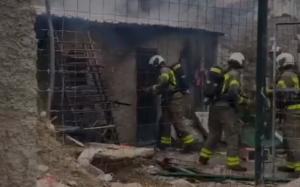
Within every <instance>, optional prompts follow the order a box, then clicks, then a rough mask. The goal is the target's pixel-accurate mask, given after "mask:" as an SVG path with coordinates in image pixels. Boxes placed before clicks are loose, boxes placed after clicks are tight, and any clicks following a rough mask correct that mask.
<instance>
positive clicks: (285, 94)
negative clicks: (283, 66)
mask: <svg viewBox="0 0 300 187" xmlns="http://www.w3.org/2000/svg"><path fill="white" fill-rule="evenodd" d="M276 86H277V101H278V102H277V107H279V108H286V109H288V110H300V100H299V99H300V97H299V92H300V81H299V75H298V73H297V72H295V71H293V70H285V71H284V72H283V73H281V75H280V76H279V78H278V80H277V85H276Z"/></svg>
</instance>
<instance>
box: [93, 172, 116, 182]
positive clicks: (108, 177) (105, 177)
mask: <svg viewBox="0 0 300 187" xmlns="http://www.w3.org/2000/svg"><path fill="white" fill-rule="evenodd" d="M97 179H99V180H101V181H104V182H110V181H112V180H113V176H112V175H111V174H103V175H99V176H98V177H97Z"/></svg>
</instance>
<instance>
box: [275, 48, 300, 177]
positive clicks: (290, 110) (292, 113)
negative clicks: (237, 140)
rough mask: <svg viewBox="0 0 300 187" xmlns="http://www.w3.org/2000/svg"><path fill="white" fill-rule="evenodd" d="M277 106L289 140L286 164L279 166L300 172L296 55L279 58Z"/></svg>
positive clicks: (285, 54) (285, 170) (284, 131)
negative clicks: (281, 113)
mask: <svg viewBox="0 0 300 187" xmlns="http://www.w3.org/2000/svg"><path fill="white" fill-rule="evenodd" d="M276 62H277V67H278V72H279V77H278V78H277V85H276V87H277V90H276V98H277V99H276V100H277V108H278V109H280V111H282V112H283V116H284V123H283V133H284V138H286V140H287V158H286V165H284V166H280V167H278V170H280V171H284V172H297V173H298V174H300V95H299V93H300V83H299V82H300V81H299V72H298V71H297V67H296V65H295V59H294V56H293V55H292V54H290V53H281V54H280V55H279V56H278V57H277V58H276Z"/></svg>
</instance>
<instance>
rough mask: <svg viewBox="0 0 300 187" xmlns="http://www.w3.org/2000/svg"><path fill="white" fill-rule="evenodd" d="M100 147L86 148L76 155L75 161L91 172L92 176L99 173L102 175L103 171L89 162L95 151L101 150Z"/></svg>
mask: <svg viewBox="0 0 300 187" xmlns="http://www.w3.org/2000/svg"><path fill="white" fill-rule="evenodd" d="M101 150H102V149H100V148H87V149H85V150H84V151H83V152H82V153H81V154H80V156H79V157H78V159H77V161H78V162H79V164H80V165H81V166H82V167H83V168H84V169H85V170H86V171H87V172H89V173H91V174H92V175H94V176H99V175H104V174H105V173H104V172H103V171H102V170H101V169H99V168H97V167H95V166H93V165H92V164H91V162H92V160H93V158H94V156H95V155H96V153H98V152H99V151H101Z"/></svg>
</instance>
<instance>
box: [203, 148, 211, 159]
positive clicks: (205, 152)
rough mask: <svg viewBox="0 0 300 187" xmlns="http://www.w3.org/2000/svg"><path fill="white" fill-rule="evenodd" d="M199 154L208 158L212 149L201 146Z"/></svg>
mask: <svg viewBox="0 0 300 187" xmlns="http://www.w3.org/2000/svg"><path fill="white" fill-rule="evenodd" d="M200 156H201V157H204V158H208V159H210V158H211V157H212V151H211V150H209V149H207V148H202V149H201V151H200Z"/></svg>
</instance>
